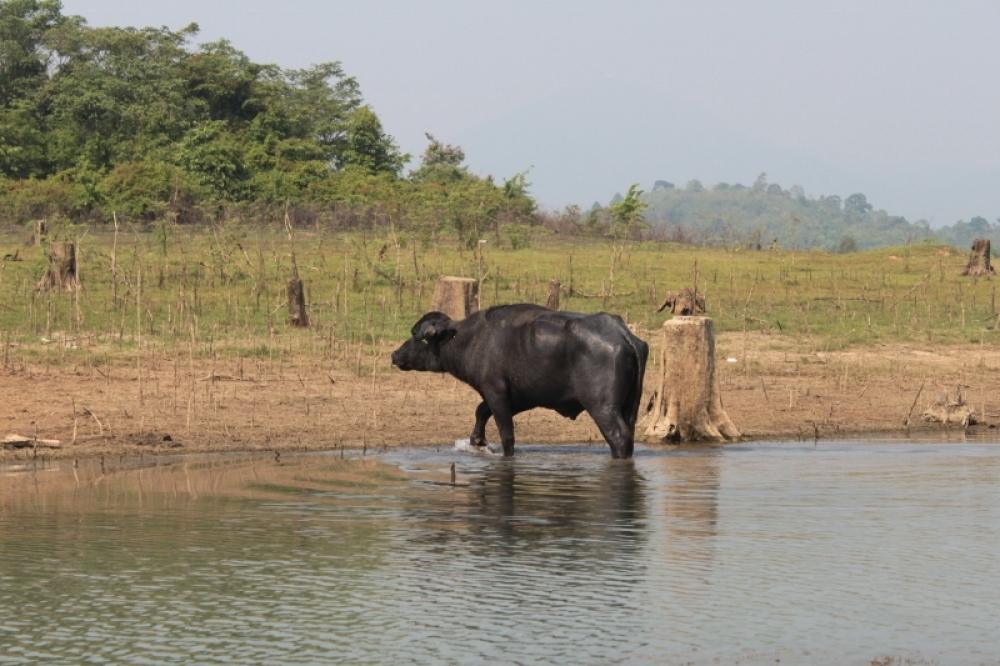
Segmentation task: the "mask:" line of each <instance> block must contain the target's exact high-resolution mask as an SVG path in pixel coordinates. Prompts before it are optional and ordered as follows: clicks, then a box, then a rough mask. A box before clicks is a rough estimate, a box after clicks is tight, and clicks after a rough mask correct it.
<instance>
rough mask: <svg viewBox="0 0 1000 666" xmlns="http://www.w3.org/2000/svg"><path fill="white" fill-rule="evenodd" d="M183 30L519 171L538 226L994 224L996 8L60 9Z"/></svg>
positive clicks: (397, 0)
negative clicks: (658, 198) (332, 78)
mask: <svg viewBox="0 0 1000 666" xmlns="http://www.w3.org/2000/svg"><path fill="white" fill-rule="evenodd" d="M64 8H65V12H66V13H69V14H81V15H83V16H84V17H86V18H87V19H88V22H89V23H90V24H91V25H167V26H169V27H171V28H180V27H182V26H184V25H186V24H187V23H189V22H191V21H195V22H197V23H198V24H199V25H200V26H201V30H202V32H201V36H200V38H199V41H209V40H212V39H216V38H219V37H226V38H228V39H230V40H231V41H232V42H233V43H234V45H235V46H236V47H238V48H240V49H242V50H244V51H245V52H247V53H248V54H249V55H250V56H251V57H252V58H253V59H255V60H258V61H264V62H274V63H278V64H280V65H282V66H286V67H301V66H306V65H309V64H312V63H316V62H322V61H328V60H339V61H341V62H342V63H343V65H344V67H345V69H346V71H347V72H348V73H349V74H352V75H354V76H356V77H357V78H358V80H359V81H360V83H361V87H362V91H363V93H364V95H365V98H366V99H367V100H368V102H369V103H371V104H372V105H373V107H374V108H375V110H376V112H377V113H378V114H379V116H380V117H381V118H382V120H383V123H384V124H385V127H386V129H387V130H388V131H389V132H390V133H391V134H392V135H393V136H395V137H396V140H397V141H398V143H399V144H400V146H401V147H402V148H403V149H404V150H405V151H407V152H409V153H412V154H413V155H414V156H419V155H420V153H421V152H422V151H423V148H424V146H425V144H426V142H425V140H424V135H423V133H424V132H425V131H430V132H432V133H433V134H435V135H436V136H438V137H439V138H440V139H442V140H445V141H447V142H449V143H457V144H459V145H461V146H462V147H463V148H464V149H465V152H466V156H467V162H468V163H469V165H470V166H471V167H472V169H473V170H474V171H476V172H478V173H482V174H486V173H491V174H494V175H496V176H498V177H503V176H509V175H511V174H513V173H516V172H518V171H522V170H530V175H529V179H530V181H531V183H532V191H533V192H534V193H535V195H536V196H537V197H538V198H539V199H540V201H541V202H542V203H543V204H544V205H546V206H547V207H550V208H554V207H561V206H563V205H565V204H567V203H573V202H576V203H580V204H583V205H585V206H589V205H590V203H592V202H593V201H595V200H596V201H601V202H606V201H607V200H608V199H609V198H610V197H611V195H612V194H614V193H615V192H616V191H624V190H625V189H627V187H628V185H629V183H632V182H638V183H640V185H641V186H642V187H644V188H647V189H648V188H649V187H650V186H651V185H652V183H653V181H654V180H657V179H664V180H670V181H673V182H675V183H678V184H683V183H686V182H687V181H688V180H690V179H692V178H698V179H700V180H702V181H703V182H705V183H706V184H710V183H715V182H718V181H727V182H742V183H744V184H750V183H752V182H753V180H754V179H755V178H756V176H757V174H758V173H760V172H762V171H765V172H767V174H768V177H769V180H770V181H771V182H778V183H781V184H782V185H784V186H786V187H787V186H790V185H792V184H799V185H802V186H803V187H805V189H806V191H807V192H808V193H810V194H812V195H817V194H841V195H843V196H846V195H848V194H851V193H852V192H859V191H860V192H864V193H865V194H867V195H868V198H869V201H871V202H872V203H873V204H875V206H876V207H878V208H885V209H886V210H888V211H889V212H892V213H898V214H903V215H906V216H907V217H909V218H910V219H918V218H925V219H928V220H929V221H931V223H932V224H934V225H939V224H946V223H950V222H953V221H955V220H956V219H959V218H969V217H971V216H973V215H983V216H985V217H987V218H989V219H991V220H992V219H995V218H997V217H998V216H1000V67H998V65H1000V45H998V43H997V30H998V29H1000V2H995V1H987V0H984V1H981V2H979V1H963V0H951V1H949V2H940V1H937V0H935V1H928V0H908V1H904V0H891V1H878V0H835V1H825V0H824V1H807V0H755V1H754V2H741V1H739V0H732V1H730V2H710V1H706V0H689V1H688V2H667V1H661V2H573V1H569V0H567V1H562V2H554V1H553V2H544V1H542V0H535V1H527V0H526V1H523V2H522V1H520V0H507V1H506V2H503V3H498V2H489V3H487V2H473V1H454V2H437V1H433V0H432V1H424V2H414V1H412V0H393V1H385V2H380V1H378V0H363V1H359V0H354V1H352V2H320V1H318V0H317V1H307V0H283V1H282V2H274V1H273V0H267V1H265V0H239V1H229V0H211V1H206V0H199V1H194V0H172V1H171V2H136V1H135V0H64Z"/></svg>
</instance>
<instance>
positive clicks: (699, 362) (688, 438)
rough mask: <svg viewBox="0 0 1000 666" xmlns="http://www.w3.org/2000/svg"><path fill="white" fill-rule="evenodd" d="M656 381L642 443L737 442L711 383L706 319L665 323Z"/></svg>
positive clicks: (710, 341)
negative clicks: (658, 375) (732, 440)
mask: <svg viewBox="0 0 1000 666" xmlns="http://www.w3.org/2000/svg"><path fill="white" fill-rule="evenodd" d="M662 331H663V344H662V345H661V347H660V364H659V367H660V372H661V375H660V378H659V382H658V383H657V388H656V389H655V391H654V393H653V396H652V398H651V399H650V401H649V403H648V406H647V413H646V416H645V417H644V420H643V424H642V425H643V426H644V427H645V431H644V433H643V436H644V438H645V439H646V441H649V442H656V443H663V442H694V441H699V440H710V441H724V440H729V439H738V438H739V437H740V431H739V430H737V429H736V426H734V425H733V422H732V421H730V420H729V416H727V415H726V410H725V409H723V407H722V397H721V395H720V393H719V382H718V380H717V379H716V377H715V333H714V331H713V327H712V320H711V319H710V318H709V317H675V318H673V319H668V320H667V321H665V322H663V329H662Z"/></svg>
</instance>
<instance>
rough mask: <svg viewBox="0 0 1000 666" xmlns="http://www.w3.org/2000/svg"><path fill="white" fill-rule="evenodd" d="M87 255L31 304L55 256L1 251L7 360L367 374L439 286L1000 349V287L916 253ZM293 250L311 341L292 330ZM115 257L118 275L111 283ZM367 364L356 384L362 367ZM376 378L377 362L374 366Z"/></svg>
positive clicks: (398, 241) (394, 239) (840, 342)
mask: <svg viewBox="0 0 1000 666" xmlns="http://www.w3.org/2000/svg"><path fill="white" fill-rule="evenodd" d="M54 236H56V237H60V236H61V237H63V238H70V237H71V238H75V239H77V240H78V242H79V247H80V260H81V266H80V273H81V276H82V281H83V285H84V286H83V289H81V290H79V291H77V292H68V293H62V292H57V293H53V292H45V291H36V289H35V283H36V282H37V280H38V279H39V277H40V276H41V274H42V271H43V268H44V263H45V259H44V254H45V248H44V247H40V248H35V247H28V246H26V244H25V237H24V234H23V232H21V231H19V230H17V231H12V232H8V233H7V234H5V235H4V236H3V237H2V239H0V256H3V255H14V254H16V255H17V256H18V260H17V261H14V260H11V259H10V258H8V259H6V260H4V261H0V331H2V333H0V359H3V362H4V363H5V364H7V365H10V364H12V363H16V362H18V361H31V360H42V359H45V360H46V362H60V361H63V362H73V363H85V364H86V363H89V364H101V363H111V362H112V361H113V360H114V359H115V358H117V357H119V356H121V357H122V358H131V357H132V355H134V354H135V352H136V350H137V349H140V348H141V349H142V350H145V351H148V352H150V353H163V354H166V355H168V356H169V355H181V356H183V357H187V356H189V355H190V356H195V355H197V356H210V357H211V356H220V355H221V356H231V355H239V356H246V357H247V358H251V357H254V356H261V355H265V356H272V357H273V356H274V355H276V354H278V355H280V354H282V353H288V352H303V353H309V354H315V355H318V356H324V355H337V354H340V355H344V354H348V353H353V352H349V351H348V350H351V349H355V348H357V347H358V344H359V343H361V344H362V345H364V346H365V347H367V349H368V350H369V351H368V353H369V354H371V355H372V358H373V359H374V358H375V357H376V356H377V353H378V351H377V350H378V349H380V348H381V347H382V346H383V345H384V344H387V343H391V342H393V341H395V340H401V339H402V338H403V337H404V336H405V335H407V331H408V329H409V327H410V326H411V324H412V323H413V321H414V320H415V319H416V318H417V317H418V316H419V315H420V314H421V313H423V312H424V311H425V310H426V309H428V306H429V303H430V297H431V293H432V290H433V285H434V282H435V280H436V279H437V277H438V276H439V275H442V274H456V275H468V276H472V277H482V279H483V289H482V304H483V306H484V307H488V306H490V305H494V304H497V303H510V302H519V301H531V302H536V303H543V302H544V301H545V295H546V290H547V285H548V281H549V280H550V279H551V278H553V277H558V278H559V279H560V280H561V281H562V284H563V288H564V294H563V307H564V309H572V310H579V311H596V310H609V311H612V312H617V313H620V314H622V315H623V316H624V317H625V318H626V319H627V320H628V321H629V322H632V323H636V324H638V325H639V326H640V327H642V328H644V329H646V330H649V329H652V328H655V327H657V326H658V325H659V324H660V323H661V322H662V321H663V319H664V315H663V314H658V313H656V308H657V307H658V306H659V304H660V303H661V301H662V299H663V295H664V293H665V292H666V291H667V290H672V289H676V288H679V287H682V286H686V285H690V284H691V283H692V282H693V281H694V280H695V279H697V284H698V288H699V290H700V291H701V292H703V293H704V294H705V296H706V299H707V302H708V308H709V313H710V315H711V316H713V317H714V318H715V319H716V321H717V324H718V327H719V329H720V330H722V331H744V330H747V331H764V332H767V333H770V334H775V335H788V336H812V337H815V338H816V339H817V340H818V341H819V344H820V345H821V346H824V347H827V348H834V347H842V346H844V345H848V344H873V343H878V342H882V341H891V340H915V341H921V342H968V341H972V342H994V341H996V340H997V328H996V324H997V309H996V308H997V303H996V287H995V281H987V280H978V281H976V280H972V279H969V278H961V277H959V273H960V271H961V268H962V266H963V265H964V261H965V257H964V255H963V254H962V253H959V252H958V251H956V250H954V249H952V248H950V247H946V246H941V245H932V244H918V245H912V246H904V247H894V248H886V249H880V250H875V251H869V252H863V253H853V254H848V255H836V254H829V253H824V252H796V251H786V250H775V251H766V250H765V251H735V252H734V251H727V250H722V249H712V248H697V249H695V248H692V247H690V246H680V245H676V244H671V243H661V242H644V243H639V244H635V243H625V244H619V245H612V244H609V243H608V242H606V241H605V242H599V241H588V240H575V241H573V242H567V241H562V240H557V239H555V238H554V237H551V236H547V237H536V238H535V239H534V241H533V244H532V245H531V246H530V247H527V248H522V249H517V250H514V249H509V248H500V247H496V246H494V244H493V242H492V241H491V242H487V243H486V244H484V245H483V250H482V255H481V256H480V255H479V254H477V251H475V250H459V249H457V247H458V244H456V243H455V242H454V241H453V240H450V239H449V240H447V241H426V240H425V241H421V240H419V239H418V238H416V237H413V236H404V235H398V234H392V233H389V234H386V235H379V236H372V235H367V236H366V235H362V234H359V233H353V234H334V233H329V232H325V231H323V230H322V229H320V230H317V229H297V230H296V231H295V237H294V241H290V240H289V238H288V236H287V235H286V234H285V232H284V230H283V229H281V228H280V226H278V225H272V226H270V227H264V226H260V227H248V226H245V225H243V226H222V227H202V228H188V227H180V226H174V227H164V228H163V229H161V230H159V231H156V232H149V231H143V230H140V229H138V228H131V227H126V228H123V229H122V230H121V232H120V233H119V234H118V237H117V241H116V240H115V237H114V234H113V233H112V232H111V231H109V230H108V229H106V228H104V227H102V228H99V229H92V230H86V229H83V228H79V227H76V228H64V229H62V230H61V231H57V232H56V233H55V234H54ZM293 250H294V252H295V255H296V260H297V264H298V268H299V271H300V274H301V276H302V277H303V279H304V280H305V283H306V288H307V293H308V302H309V304H310V310H311V313H310V316H311V318H312V323H313V325H312V327H311V328H309V329H308V330H295V329H292V328H290V327H289V326H287V324H286V321H285V319H286V311H285V307H284V302H285V301H284V289H285V281H286V279H287V277H288V275H289V271H290V258H291V253H292V251H293ZM112 257H114V264H115V268H114V273H112ZM357 353H358V359H359V360H358V363H359V370H360V363H361V361H360V358H361V357H360V353H361V352H360V351H359V352H357ZM374 362H375V361H374V360H373V363H374Z"/></svg>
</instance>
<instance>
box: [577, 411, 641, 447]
mask: <svg viewBox="0 0 1000 666" xmlns="http://www.w3.org/2000/svg"><path fill="white" fill-rule="evenodd" d="M588 411H589V410H588ZM590 416H591V418H593V419H594V423H596V424H597V427H598V429H600V431H601V434H602V435H604V439H605V440H606V441H607V443H608V446H610V447H611V457H612V458H631V457H632V451H633V449H634V447H635V441H634V438H635V431H634V430H633V429H632V428H630V427H628V423H627V422H626V420H625V417H623V416H622V415H621V414H620V413H618V412H617V411H613V410H595V411H592V412H590Z"/></svg>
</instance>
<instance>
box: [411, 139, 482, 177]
mask: <svg viewBox="0 0 1000 666" xmlns="http://www.w3.org/2000/svg"><path fill="white" fill-rule="evenodd" d="M424 136H426V137H427V141H428V142H429V143H428V144H427V148H426V149H425V150H424V155H423V157H422V158H421V161H420V166H419V167H418V168H417V169H416V170H415V171H414V172H413V173H412V174H410V178H411V179H412V180H415V181H422V180H433V181H438V182H449V181H451V182H454V181H458V180H462V179H463V178H466V177H468V175H469V172H468V169H466V168H465V166H464V165H463V164H462V162H464V161H465V151H464V150H462V149H461V148H460V147H458V146H452V145H449V144H447V143H444V142H442V141H438V140H437V139H436V138H434V135H433V134H430V133H426V134H424Z"/></svg>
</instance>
